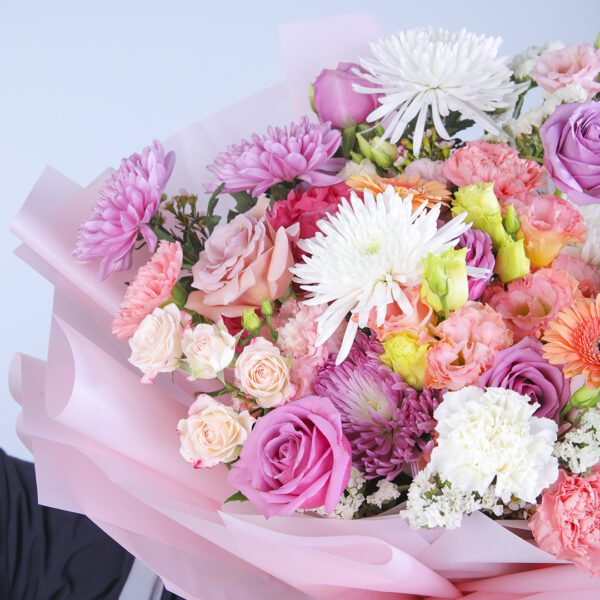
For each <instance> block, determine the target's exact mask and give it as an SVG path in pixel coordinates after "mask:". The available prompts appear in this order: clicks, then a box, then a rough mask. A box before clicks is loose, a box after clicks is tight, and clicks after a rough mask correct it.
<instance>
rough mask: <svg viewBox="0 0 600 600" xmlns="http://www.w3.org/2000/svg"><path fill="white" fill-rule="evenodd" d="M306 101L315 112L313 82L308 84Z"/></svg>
mask: <svg viewBox="0 0 600 600" xmlns="http://www.w3.org/2000/svg"><path fill="white" fill-rule="evenodd" d="M308 102H309V103H310V107H311V109H312V111H313V112H314V113H315V115H316V114H317V106H316V105H315V86H314V84H312V83H311V84H310V86H309V88H308Z"/></svg>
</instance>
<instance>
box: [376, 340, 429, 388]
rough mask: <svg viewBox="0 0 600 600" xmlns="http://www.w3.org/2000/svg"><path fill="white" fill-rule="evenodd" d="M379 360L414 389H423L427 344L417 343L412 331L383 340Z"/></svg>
mask: <svg viewBox="0 0 600 600" xmlns="http://www.w3.org/2000/svg"><path fill="white" fill-rule="evenodd" d="M383 349H384V353H383V354H382V355H381V360H382V361H383V362H384V363H385V364H386V365H387V366H388V367H390V368H391V369H392V370H393V371H394V373H397V374H398V375H400V377H402V379H404V381H405V382H406V383H408V385H410V386H412V387H414V388H415V389H416V390H419V391H421V390H422V389H423V385H424V381H425V368H426V366H427V351H428V350H429V344H419V336H418V335H417V334H416V333H414V332H413V331H402V332H400V333H398V334H396V335H393V336H391V337H389V338H388V339H387V340H386V341H385V342H383Z"/></svg>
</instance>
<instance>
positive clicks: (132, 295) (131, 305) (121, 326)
mask: <svg viewBox="0 0 600 600" xmlns="http://www.w3.org/2000/svg"><path fill="white" fill-rule="evenodd" d="M182 262H183V252H182V250H181V246H180V244H179V242H174V243H171V242H166V241H162V242H161V243H160V245H159V246H158V250H157V251H156V253H155V254H154V255H153V256H152V258H151V259H150V260H149V261H148V262H147V263H146V264H145V265H144V266H143V267H141V268H140V270H139V271H138V272H137V275H136V276H135V277H134V279H133V281H132V282H131V284H130V285H129V287H128V288H127V291H126V292H125V297H124V298H123V302H122V303H121V308H120V310H119V312H118V314H117V316H116V317H115V320H114V321H113V325H112V332H113V333H114V334H115V335H116V336H117V337H118V338H120V339H128V338H130V337H131V336H132V335H133V334H134V333H135V332H136V331H137V328H138V327H139V325H140V323H141V322H142V321H143V320H144V317H146V316H148V315H149V314H151V313H152V312H153V311H154V309H155V308H158V307H159V306H161V305H162V304H164V303H165V302H166V301H167V300H169V298H170V297H171V292H172V291H173V287H174V286H175V284H176V283H177V281H178V279H179V275H180V274H181V264H182Z"/></svg>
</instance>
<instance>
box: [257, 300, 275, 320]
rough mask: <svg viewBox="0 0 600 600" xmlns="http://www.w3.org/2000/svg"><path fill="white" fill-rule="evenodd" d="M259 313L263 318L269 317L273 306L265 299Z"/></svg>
mask: <svg viewBox="0 0 600 600" xmlns="http://www.w3.org/2000/svg"><path fill="white" fill-rule="evenodd" d="M260 312H261V313H262V314H263V315H264V316H265V317H270V316H271V315H272V314H273V305H272V304H271V301H270V300H268V299H267V298H265V299H264V300H263V301H262V302H261V305H260Z"/></svg>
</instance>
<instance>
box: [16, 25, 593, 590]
mask: <svg viewBox="0 0 600 600" xmlns="http://www.w3.org/2000/svg"><path fill="white" fill-rule="evenodd" d="M379 33H380V28H379V25H378V24H377V23H376V22H375V21H374V20H373V19H372V18H371V17H369V16H365V15H354V16H346V17H339V18H336V19H330V20H323V21H314V22H309V23H302V24H294V25H289V26H286V27H284V28H283V29H282V31H281V42H282V53H283V58H284V63H285V70H286V77H287V83H282V84H279V85H276V86H274V87H272V88H270V89H268V90H265V91H264V92H262V93H260V94H257V95H256V96H253V97H252V98H248V99H247V100H245V101H243V102H241V103H239V104H237V105H234V106H232V107H230V108H228V109H227V110H225V111H223V112H221V113H219V114H217V115H215V116H213V117H211V118H209V119H207V120H205V121H203V122H201V123H198V124H196V125H193V126H191V127H189V128H187V129H185V130H184V131H182V132H181V133H179V134H178V135H176V136H174V137H172V138H171V139H169V140H167V141H165V147H166V148H167V149H168V150H174V151H175V152H176V154H177V162H176V167H175V171H174V173H173V176H172V178H171V180H170V182H169V187H168V190H167V191H168V192H170V193H175V192H177V191H179V190H180V189H186V190H189V191H193V192H195V193H199V194H202V190H203V187H202V184H203V183H205V182H206V181H207V180H208V176H207V173H206V172H205V169H204V166H205V165H206V164H208V163H210V162H211V161H212V160H213V159H214V157H215V155H216V154H217V153H218V152H219V151H220V150H222V149H223V148H224V147H225V146H226V145H227V144H229V143H233V142H236V141H238V140H239V139H241V138H242V137H245V136H248V135H250V134H251V133H252V132H254V131H257V132H260V131H263V130H265V129H266V127H267V125H269V124H271V123H272V124H285V123H287V122H288V121H290V120H291V119H293V118H297V117H298V116H300V115H302V114H304V113H305V112H306V111H307V109H308V101H307V90H308V84H309V83H310V81H312V80H313V79H314V77H315V75H316V74H317V73H318V72H319V71H320V70H321V69H322V68H324V67H335V65H336V64H337V62H339V61H350V60H355V59H356V57H357V55H358V54H359V53H364V51H365V49H366V47H367V42H368V40H370V39H372V38H373V37H376V36H377V35H378V34H379ZM298 39H302V40H306V39H310V40H311V44H306V43H302V44H300V45H298V44H296V40H298ZM109 173H110V171H107V172H105V173H102V174H101V175H100V176H99V177H98V178H97V179H96V181H94V182H93V183H92V184H91V185H89V186H88V187H86V188H82V187H80V186H79V185H77V184H75V183H74V182H72V181H70V180H69V179H67V178H65V177H64V176H62V175H61V174H59V173H57V172H56V171H53V170H52V169H47V170H46V171H44V173H43V174H42V175H41V177H40V179H39V180H38V182H37V183H36V185H35V187H34V189H33V190H32V192H31V194H30V196H29V197H28V199H27V201H26V202H25V204H24V206H23V208H22V210H21V212H20V214H19V215H18V217H17V219H16V221H15V223H14V225H13V231H14V232H15V233H16V234H17V235H18V236H19V237H20V239H21V240H22V242H23V244H22V246H20V247H19V248H18V250H17V254H18V255H19V256H21V257H22V258H23V259H24V260H25V261H26V262H28V263H29V264H30V265H31V266H32V267H33V268H35V269H36V270H38V271H39V272H40V273H41V274H42V275H44V276H45V277H46V278H48V279H49V280H50V281H52V283H53V284H54V286H55V288H56V291H55V297H54V309H53V323H52V329H51V335H50V343H49V350H48V359H47V361H46V362H44V361H41V360H37V359H34V358H31V357H29V356H24V355H18V356H16V357H15V359H14V362H13V365H12V368H11V373H10V386H11V391H12V394H13V396H14V398H15V399H16V400H17V402H19V403H20V404H21V406H22V412H21V415H20V417H19V422H18V425H17V427H18V432H19V435H20V437H21V439H22V440H23V441H24V443H25V444H26V445H27V446H28V447H29V449H30V450H31V452H32V454H33V455H34V457H35V464H36V474H37V484H38V492H39V499H40V502H41V503H42V504H45V505H47V506H54V507H57V508H61V509H65V510H71V511H75V512H79V513H83V514H86V515H87V516H89V517H90V518H91V519H92V520H93V521H95V522H96V523H97V524H98V525H99V526H100V527H101V528H102V529H104V530H105V531H106V532H107V533H108V534H109V535H111V536H112V537H113V538H114V539H116V540H117V541H118V542H119V543H120V544H122V545H123V546H124V547H125V548H127V550H129V551H130V552H131V553H132V554H134V555H135V556H136V557H138V558H139V559H141V560H142V561H143V562H144V563H146V564H147V565H148V566H149V567H150V568H151V569H153V570H154V571H155V572H157V573H158V574H159V575H160V576H161V577H162V578H163V580H164V582H165V584H166V586H167V588H169V589H170V590H172V591H173V592H176V593H177V594H179V595H181V596H183V597H184V598H189V599H196V600H200V599H202V600H220V599H235V600H246V599H247V600H251V599H252V600H253V599H256V598H282V599H283V598H285V599H289V600H300V599H305V598H317V599H323V600H325V599H337V598H344V599H345V600H362V599H365V600H366V599H369V600H371V599H375V600H377V599H381V600H387V599H406V600H408V599H416V598H461V597H468V598H470V599H471V600H516V599H517V598H518V599H523V600H524V599H532V600H533V599H536V600H564V598H566V597H568V596H569V595H571V594H573V595H574V596H573V597H576V598H577V599H578V600H587V599H590V600H591V599H592V598H593V599H594V600H596V599H597V598H598V597H600V581H599V580H597V579H593V578H591V577H589V576H587V575H585V574H584V573H582V572H580V571H578V570H577V569H576V568H575V567H573V566H571V565H567V564H561V563H559V562H557V561H555V560H554V559H553V558H552V557H551V556H550V555H548V554H546V553H544V552H542V551H541V550H539V549H538V548H536V547H535V546H534V545H533V544H532V543H531V541H530V538H529V537H528V532H527V530H526V527H524V525H523V523H518V522H517V523H512V524H511V523H506V522H505V523H504V524H500V523H498V522H495V521H493V520H491V519H489V518H487V517H485V516H483V515H481V514H475V515H472V516H471V517H469V518H466V519H465V521H464V525H463V527H462V528H460V529H458V530H454V531H419V532H417V531H413V530H411V529H410V528H409V527H408V525H407V524H406V523H405V522H404V521H403V520H402V519H400V518H399V517H398V516H397V515H394V514H387V515H382V516H379V517H375V518H369V519H364V520H361V521H339V520H329V519H320V518H315V517H310V516H306V515H296V516H293V517H287V518H274V519H271V520H269V521H267V520H265V519H264V518H263V517H262V516H260V515H259V514H257V513H256V512H255V511H254V510H253V508H252V506H250V505H248V504H237V503H236V504H229V505H226V506H223V504H222V502H223V500H224V499H225V498H226V497H228V496H229V495H230V494H231V493H232V492H233V491H234V490H232V489H231V488H230V487H229V485H228V484H227V481H226V469H225V467H222V468H215V469H212V470H193V469H191V468H190V466H189V465H188V464H186V463H185V462H184V461H183V460H182V459H181V457H180V456H179V450H178V438H177V435H176V432H175V427H176V423H177V421H178V420H179V419H180V418H181V417H182V416H183V415H185V413H186V407H187V405H188V404H189V402H190V394H191V393H192V392H193V391H194V389H197V387H196V388H194V387H192V384H190V383H189V382H187V381H186V380H185V378H184V377H182V376H179V375H178V376H176V377H175V381H174V382H171V381H170V379H169V378H167V377H164V378H158V379H157V383H156V384H155V385H154V386H148V385H143V384H141V383H140V381H139V379H140V376H139V373H137V372H136V371H135V369H134V368H133V367H131V365H129V364H128V362H127V356H128V346H127V344H126V343H124V342H121V341H118V340H116V339H115V338H114V337H113V336H112V335H111V332H110V324H111V320H112V317H113V315H114V313H115V311H116V309H117V308H118V306H119V303H120V300H121V298H122V295H123V292H124V282H125V281H128V280H130V279H131V277H132V274H133V272H134V270H135V269H136V268H137V267H138V266H139V264H141V263H143V262H144V261H145V260H146V259H147V256H144V255H143V252H142V253H140V254H139V255H138V256H137V258H136V264H134V267H133V270H132V271H131V272H128V273H121V274H116V275H114V276H112V277H111V278H110V279H109V280H108V281H106V282H103V283H100V282H99V280H98V277H97V267H96V265H83V266H82V265H79V264H76V263H75V262H74V261H73V260H72V258H71V250H72V248H73V246H74V241H75V235H76V230H77V227H78V225H79V224H80V223H81V221H82V220H83V219H84V218H85V217H86V215H87V214H88V212H89V208H90V204H91V202H92V200H93V198H94V197H95V195H96V193H97V191H98V188H99V187H100V186H101V185H102V183H103V182H104V180H105V179H106V177H107V176H108V175H109Z"/></svg>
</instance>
